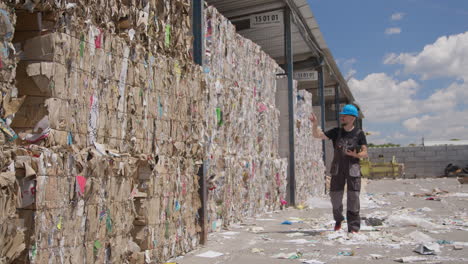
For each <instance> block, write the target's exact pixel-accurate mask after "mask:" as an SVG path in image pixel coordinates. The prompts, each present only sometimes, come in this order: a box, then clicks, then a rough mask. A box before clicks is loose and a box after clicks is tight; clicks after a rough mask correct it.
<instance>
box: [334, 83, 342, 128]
mask: <svg viewBox="0 0 468 264" xmlns="http://www.w3.org/2000/svg"><path fill="white" fill-rule="evenodd" d="M335 114H336V123H337V125H338V127H340V126H341V124H340V85H339V84H337V85H336V86H335Z"/></svg>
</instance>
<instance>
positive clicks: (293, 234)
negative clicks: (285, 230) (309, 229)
mask: <svg viewBox="0 0 468 264" xmlns="http://www.w3.org/2000/svg"><path fill="white" fill-rule="evenodd" d="M304 235H305V234H304V233H300V232H296V233H292V234H287V235H286V236H287V237H300V236H304Z"/></svg>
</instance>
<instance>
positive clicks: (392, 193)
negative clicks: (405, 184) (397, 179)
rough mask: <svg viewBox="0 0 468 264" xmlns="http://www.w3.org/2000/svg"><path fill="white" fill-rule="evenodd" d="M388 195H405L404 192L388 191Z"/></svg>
mask: <svg viewBox="0 0 468 264" xmlns="http://www.w3.org/2000/svg"><path fill="white" fill-rule="evenodd" d="M387 194H389V195H397V196H405V195H406V192H389V193H387Z"/></svg>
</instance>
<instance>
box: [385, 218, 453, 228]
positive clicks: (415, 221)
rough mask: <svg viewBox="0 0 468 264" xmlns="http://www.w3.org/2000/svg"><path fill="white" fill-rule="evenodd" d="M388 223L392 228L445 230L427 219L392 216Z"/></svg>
mask: <svg viewBox="0 0 468 264" xmlns="http://www.w3.org/2000/svg"><path fill="white" fill-rule="evenodd" d="M386 222H387V223H388V224H389V225H391V226H399V227H405V226H418V227H422V228H425V229H444V227H442V226H439V225H436V224H434V223H431V222H429V221H428V220H426V219H422V218H418V217H414V216H408V215H392V216H390V217H389V218H388V219H387V220H386Z"/></svg>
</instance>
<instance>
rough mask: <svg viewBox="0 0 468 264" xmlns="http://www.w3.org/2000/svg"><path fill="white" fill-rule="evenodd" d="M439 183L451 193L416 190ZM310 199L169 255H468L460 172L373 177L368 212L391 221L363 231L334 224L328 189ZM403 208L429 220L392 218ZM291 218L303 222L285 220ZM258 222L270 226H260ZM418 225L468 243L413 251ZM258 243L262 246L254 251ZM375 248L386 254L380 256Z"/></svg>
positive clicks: (329, 258)
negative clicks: (433, 250) (418, 176)
mask: <svg viewBox="0 0 468 264" xmlns="http://www.w3.org/2000/svg"><path fill="white" fill-rule="evenodd" d="M434 188H438V189H439V190H441V191H447V192H448V193H443V194H438V195H432V197H435V198H440V201H431V200H426V198H427V197H426V196H415V195H416V194H423V193H431V192H432V191H433V189H434ZM345 204H346V203H345ZM310 205H311V207H320V208H308V209H304V210H297V209H286V210H284V211H281V212H274V213H270V214H265V215H262V216H258V217H257V218H255V219H248V220H246V221H245V222H244V223H241V224H239V225H232V226H231V227H230V228H229V230H223V231H221V232H218V233H213V234H210V236H209V243H208V245H207V246H205V247H201V248H200V249H198V250H195V251H193V252H190V253H188V254H187V255H185V256H181V257H179V258H176V259H173V260H171V261H168V262H176V263H178V264H186V263H187V264H188V263H190V264H202V263H203V264H214V263H259V264H261V263H265V264H266V263H268V264H274V263H304V261H306V260H316V261H317V262H316V263H321V262H323V263H396V262H395V259H396V258H398V257H408V256H415V257H424V258H427V260H426V261H423V262H419V263H468V185H466V184H465V185H461V184H459V183H458V182H457V181H456V180H455V179H449V178H442V179H411V180H379V181H369V182H368V183H367V184H366V186H365V190H364V191H363V192H362V193H361V216H364V217H365V216H367V217H377V218H380V219H386V221H385V222H384V225H383V226H375V227H372V226H365V225H364V226H363V227H362V228H363V230H362V231H361V232H360V233H359V234H358V235H352V234H348V233H347V232H345V231H344V230H343V231H339V232H334V231H332V228H333V225H334V222H333V218H332V215H331V209H330V205H329V202H328V199H327V197H322V198H317V199H315V200H311V201H310ZM326 207H328V208H326ZM399 216H406V217H408V218H409V219H413V220H414V219H420V222H421V221H422V223H412V224H410V225H414V224H418V225H419V226H402V224H401V223H395V225H394V226H392V225H391V222H390V220H389V218H392V217H399ZM285 220H293V222H294V220H296V221H300V222H295V223H293V224H292V225H282V224H281V223H282V222H283V221H285ZM413 220H411V221H413ZM428 221H429V222H428ZM427 225H431V227H430V228H429V227H428V226H427ZM252 228H253V229H255V228H263V230H262V231H260V230H257V231H258V232H256V233H255V232H252ZM344 229H345V230H346V225H344ZM249 230H250V231H249ZM413 231H420V232H422V233H424V234H426V235H428V236H430V237H431V238H433V239H434V240H433V242H434V241H436V240H447V241H451V242H457V243H458V244H460V243H461V244H463V242H464V243H466V244H465V245H464V246H463V249H461V250H454V245H453V244H449V245H441V246H440V247H441V252H440V253H438V254H437V255H425V256H423V255H419V254H418V253H415V252H413V249H414V248H415V247H416V246H417V244H418V242H416V241H415V240H414V238H412V237H411V235H410V234H411V233H412V232H413ZM226 232H230V233H226ZM233 232H235V233H233ZM414 234H415V233H413V236H414ZM253 249H259V250H260V251H262V252H259V253H253V252H252V250H253ZM207 251H215V252H220V253H223V254H224V255H222V256H219V257H215V258H204V257H198V256H197V255H198V254H201V253H205V252H207ZM295 252H300V253H301V254H300V257H299V258H298V259H279V258H276V257H274V256H275V255H277V254H279V253H295ZM339 252H353V254H354V256H339ZM370 254H379V255H381V256H382V257H381V258H380V259H373V258H372V256H370ZM305 263H307V262H305ZM311 263H314V262H311Z"/></svg>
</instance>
